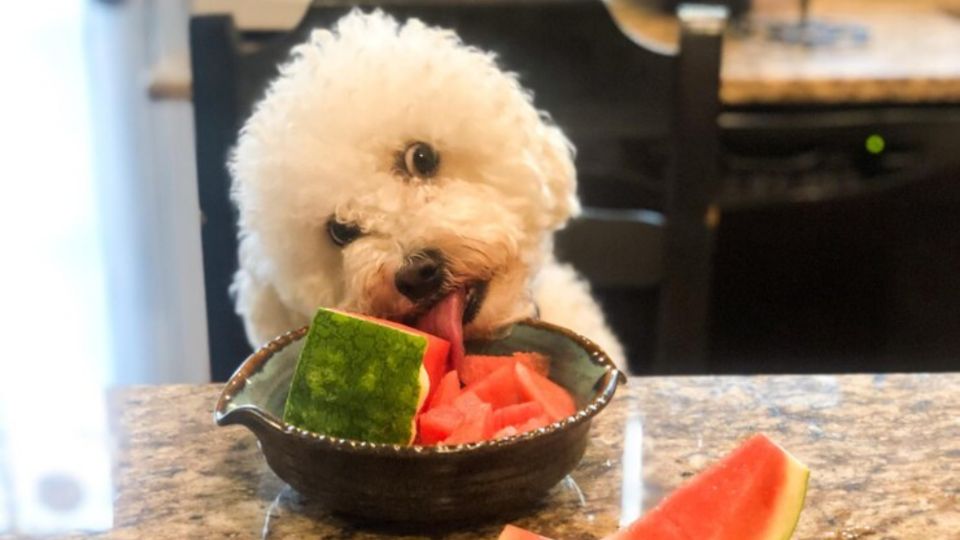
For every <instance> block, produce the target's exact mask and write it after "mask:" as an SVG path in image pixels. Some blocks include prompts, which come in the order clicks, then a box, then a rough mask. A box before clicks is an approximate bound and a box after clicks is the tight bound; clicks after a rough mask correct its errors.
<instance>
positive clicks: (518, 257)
mask: <svg viewBox="0 0 960 540" xmlns="http://www.w3.org/2000/svg"><path fill="white" fill-rule="evenodd" d="M572 154H573V147H572V146H571V144H570V142H569V141H568V140H567V139H566V138H565V137H564V135H563V133H561V131H560V130H559V129H558V128H557V127H555V126H554V125H552V124H551V123H550V122H549V120H548V119H547V117H546V115H545V114H543V113H541V112H539V111H537V109H535V108H534V106H533V103H532V98H531V95H530V93H528V92H527V91H525V90H524V89H523V88H522V87H521V86H520V84H519V83H518V82H517V78H516V76H514V75H512V74H510V73H505V72H503V71H501V70H500V69H499V68H498V67H497V64H496V62H495V59H494V56H493V55H492V54H487V53H484V52H481V51H479V50H477V49H474V48H471V47H468V46H465V45H464V44H462V43H461V42H460V40H459V38H458V37H457V36H456V34H454V33H453V32H452V31H448V30H442V29H437V28H432V27H428V26H426V25H424V24H423V23H421V22H420V21H417V20H410V21H409V22H407V23H405V24H399V23H398V22H397V21H395V20H394V19H392V18H391V17H389V16H387V15H384V14H383V13H381V12H373V13H369V14H364V13H362V12H360V11H353V12H351V13H350V14H348V15H347V16H345V17H344V18H343V19H341V20H340V21H339V22H338V23H337V24H336V26H335V28H334V29H333V30H332V31H328V30H316V31H314V32H313V33H312V34H311V36H310V38H309V40H308V41H307V42H306V43H304V44H301V45H299V46H297V47H295V48H294V49H293V52H292V56H291V59H290V61H289V62H288V63H287V64H286V65H284V66H282V67H281V69H280V76H279V77H278V78H277V79H276V80H275V81H273V82H272V84H271V85H270V86H269V88H268V90H267V92H266V95H265V97H264V98H263V100H262V101H261V102H260V103H259V104H258V105H257V106H256V107H255V109H254V112H253V115H252V116H251V117H250V119H249V120H248V121H247V122H246V124H245V125H244V126H243V129H242V130H241V133H240V137H239V140H238V142H237V145H236V147H235V149H234V152H233V154H232V156H231V159H230V163H229V165H230V171H231V174H232V176H233V186H232V196H233V200H234V201H235V203H236V204H237V206H238V208H239V213H240V221H239V226H240V248H239V249H240V253H239V258H240V268H239V270H238V271H237V273H236V277H235V280H234V283H233V293H234V294H235V296H236V302H237V311H238V313H239V314H240V315H241V316H242V317H243V319H244V324H245V327H246V332H247V336H248V338H249V339H250V341H251V343H252V344H260V343H263V342H264V341H266V340H268V339H271V338H273V337H275V336H277V335H279V334H281V333H283V332H285V331H287V330H289V329H291V328H295V327H298V326H302V325H305V324H308V323H309V321H310V318H311V317H312V315H313V314H314V313H315V311H316V309H317V308H318V307H320V306H328V307H336V308H340V309H344V310H350V311H355V312H361V313H366V314H370V315H374V316H378V317H383V318H389V319H393V320H397V321H405V322H408V323H413V324H416V325H417V326H418V327H420V328H423V329H425V330H428V331H431V332H433V333H436V334H438V335H441V336H443V337H446V338H448V339H449V340H450V341H451V343H452V344H454V348H455V352H454V354H455V355H462V340H463V338H483V337H492V336H495V335H497V333H498V332H499V331H500V330H501V329H503V328H504V327H506V326H507V325H509V324H510V323H512V322H515V321H518V320H520V319H524V318H527V317H536V316H539V317H541V318H542V319H543V320H546V321H548V322H552V323H555V324H558V325H561V326H565V327H568V328H571V329H573V330H574V331H576V332H579V333H581V334H582V335H585V336H587V337H588V338H590V339H592V340H594V341H596V342H597V343H598V344H599V345H600V346H601V347H603V348H604V349H605V350H606V351H607V352H608V353H609V354H610V355H611V357H613V358H614V359H615V360H616V361H617V363H618V364H619V365H621V366H624V365H625V363H624V356H623V351H622V348H621V346H620V344H619V342H618V341H617V339H616V338H615V337H614V336H613V334H612V333H611V331H610V330H609V328H608V327H607V325H606V324H605V321H604V317H603V314H602V313H601V310H600V308H599V307H598V305H597V304H596V303H595V302H594V301H593V299H592V298H591V295H590V291H589V287H588V286H587V284H586V283H584V282H583V281H582V280H581V279H579V278H578V277H577V275H576V273H575V271H574V270H573V269H572V268H571V267H570V266H567V265H562V264H559V263H558V262H557V261H556V260H555V258H554V256H553V239H552V236H553V233H554V231H556V230H557V229H559V228H561V227H563V226H564V224H565V223H566V222H567V220H568V219H569V218H570V217H571V216H573V215H575V214H576V213H577V212H578V211H579V204H578V201H577V199H576V172H575V170H574V166H573V155H572ZM458 345H459V347H457V346H458ZM455 361H456V360H455Z"/></svg>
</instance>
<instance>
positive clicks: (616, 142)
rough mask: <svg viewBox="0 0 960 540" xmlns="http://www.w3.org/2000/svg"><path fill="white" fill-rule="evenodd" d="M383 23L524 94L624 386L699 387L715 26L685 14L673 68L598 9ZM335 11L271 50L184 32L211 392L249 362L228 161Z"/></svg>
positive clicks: (486, 7)
mask: <svg viewBox="0 0 960 540" xmlns="http://www.w3.org/2000/svg"><path fill="white" fill-rule="evenodd" d="M381 7H382V9H384V11H386V12H388V13H390V14H392V15H394V16H396V17H398V18H407V17H417V18H420V19H422V20H424V21H425V22H427V23H429V24H434V25H441V26H445V27H451V28H454V29H456V30H457V32H458V33H459V34H460V36H461V37H462V38H463V40H464V41H465V42H466V43H468V44H471V45H475V46H478V47H481V48H484V49H490V50H494V51H496V52H497V53H498V55H499V58H500V61H501V64H502V66H503V67H504V68H506V69H509V70H511V71H515V72H517V73H518V74H519V75H520V79H521V82H522V83H523V84H524V85H525V86H527V87H528V88H531V89H533V91H534V92H535V99H536V104H537V106H538V107H539V108H541V109H544V110H547V111H550V113H551V115H552V116H553V118H554V119H555V121H556V122H557V123H558V124H559V125H560V126H561V127H562V128H563V129H564V130H565V132H566V133H567V134H568V136H569V137H570V138H571V139H572V140H573V142H574V144H575V145H576V146H577V147H578V155H577V167H578V171H579V182H580V195H581V199H582V200H583V201H584V203H585V206H586V207H587V211H586V212H585V215H584V217H583V218H581V219H579V220H577V221H576V222H575V223H573V224H571V226H570V227H569V228H568V229H566V230H565V231H564V232H563V233H562V234H561V235H560V237H559V238H558V242H557V244H558V252H559V253H560V255H561V257H562V258H564V259H565V260H568V261H571V262H572V263H574V264H575V266H577V267H578V268H580V269H581V271H583V272H584V274H585V275H586V276H587V278H588V279H590V280H591V282H592V284H593V286H594V287H595V289H596V290H597V292H598V294H599V295H600V297H601V299H606V300H607V303H608V304H617V303H618V302H619V306H618V308H617V309H614V310H613V311H614V313H612V315H613V316H612V319H613V320H612V322H613V325H614V327H615V329H616V330H617V331H618V333H619V334H620V335H621V337H622V338H623V339H624V341H625V342H626V343H627V345H628V348H630V349H631V350H632V351H634V354H632V355H631V357H632V358H631V364H632V366H633V368H634V370H636V371H640V372H661V373H671V372H690V371H702V370H703V369H704V364H703V358H704V356H703V355H704V351H705V344H706V328H707V323H706V318H707V305H708V300H709V275H710V254H711V245H712V236H711V235H712V233H711V231H712V228H711V226H710V225H711V222H710V215H711V214H710V211H709V210H708V203H709V200H710V197H711V193H712V192H713V190H714V189H715V183H716V178H717V172H716V168H717V151H718V150H717V123H716V119H717V114H718V109H719V103H718V74H719V61H720V55H719V52H720V41H721V33H722V28H723V20H722V18H720V19H718V18H717V16H716V11H715V10H710V9H709V8H708V9H702V8H700V9H698V8H694V7H688V6H684V7H682V8H681V9H680V11H679V12H680V19H681V21H682V24H681V46H680V50H679V51H680V52H679V53H677V54H672V55H663V54H658V53H654V52H651V51H648V50H645V49H644V48H642V47H640V46H638V45H637V44H635V43H633V42H632V41H630V40H629V39H628V38H627V37H625V36H624V35H623V34H622V33H621V32H620V31H619V29H618V28H617V26H616V25H615V23H614V21H613V20H612V19H611V17H610V15H609V13H608V11H607V9H606V7H605V6H604V4H603V3H601V2H599V1H592V0H573V1H570V0H538V1H533V2H522V3H506V2H464V3H435V2H433V1H431V0H425V1H423V2H416V1H415V2H410V3H404V4H402V5H400V4H397V5H383V4H381ZM348 9H349V8H348V7H331V6H330V5H329V4H326V5H320V4H315V5H313V6H311V7H310V9H309V10H308V11H307V14H306V15H305V17H304V19H303V20H302V22H301V23H300V24H299V25H298V26H297V28H295V29H294V30H292V31H291V32H287V33H273V34H269V33H241V32H238V31H237V29H236V28H235V27H234V25H233V22H232V19H231V17H229V16H219V15H215V16H200V17H195V18H193V19H192V20H191V25H190V41H191V58H192V70H193V102H194V110H195V126H196V127H195V129H196V141H197V142H196V145H197V171H198V178H199V190H200V206H201V210H202V211H203V226H202V227H203V230H202V236H203V257H204V274H205V285H206V304H207V320H208V325H209V338H210V358H211V363H212V370H211V373H212V376H213V379H214V380H223V379H225V378H227V377H228V376H229V375H230V373H232V371H233V370H234V369H235V367H236V366H237V365H238V363H239V362H240V361H242V359H243V358H244V357H245V355H246V354H247V353H248V352H249V347H248V346H247V344H246V342H245V340H244V337H243V330H242V326H241V323H240V320H239V319H238V317H237V316H236V315H235V313H234V310H233V302H232V300H231V298H230V297H229V295H228V292H227V289H228V285H229V282H230V279H231V276H232V274H233V272H234V271H235V269H236V266H237V260H236V215H235V211H234V209H233V208H232V206H231V204H230V202H229V199H228V185H229V177H228V174H227V171H226V169H225V165H224V164H225V161H226V155H227V152H228V150H229V148H230V147H231V146H232V145H233V144H234V142H235V139H236V134H237V130H238V128H239V127H240V125H241V124H242V122H243V120H244V119H245V118H246V117H247V116H248V115H249V113H250V110H251V106H252V105H253V103H255V102H256V100H257V99H258V98H259V97H260V96H261V94H262V92H263V89H264V87H265V85H266V83H267V81H269V80H270V79H271V78H272V77H273V76H274V75H275V74H276V67H277V64H278V63H279V62H281V61H283V60H284V58H285V57H286V55H287V54H288V51H289V49H290V47H291V46H292V45H293V44H295V43H298V42H300V41H302V40H304V39H305V38H306V36H307V34H308V33H309V31H310V30H311V29H312V28H315V27H318V26H329V25H330V24H331V23H332V22H334V21H335V20H337V19H338V18H339V17H341V16H342V15H343V14H345V13H346V12H347V10H348ZM651 291H652V292H653V294H651ZM657 291H659V293H658V294H657ZM638 294H639V295H640V296H637V295H638ZM656 296H659V314H658V315H655V316H654V317H652V318H651V317H649V316H645V315H642V313H654V312H653V311H651V309H655V306H656V303H655V302H656ZM639 297H643V298H645V299H647V300H649V299H651V298H652V300H653V302H654V304H652V305H653V306H654V308H649V307H647V308H642V307H641V306H640V301H639V300H637V301H636V302H634V301H633V300H630V301H628V302H624V300H623V299H635V298H639ZM645 305H650V302H647V301H645ZM644 309H645V311H644ZM638 313H641V314H640V315H638ZM653 319H656V320H657V321H658V322H657V325H658V331H657V332H656V335H657V336H658V338H657V345H656V347H655V350H656V353H655V355H653V359H652V360H651V359H650V357H651V354H647V353H646V351H647V350H648V349H649V350H651V351H652V350H654V347H653V346H650V347H646V345H644V344H643V343H645V342H647V341H649V339H650V338H651V337H652V335H653V334H654V333H653V332H651V331H650V330H651V329H652V320H653Z"/></svg>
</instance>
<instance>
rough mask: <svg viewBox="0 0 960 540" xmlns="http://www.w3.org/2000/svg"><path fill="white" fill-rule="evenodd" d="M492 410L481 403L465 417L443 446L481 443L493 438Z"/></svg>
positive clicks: (487, 404) (486, 404) (488, 405)
mask: <svg viewBox="0 0 960 540" xmlns="http://www.w3.org/2000/svg"><path fill="white" fill-rule="evenodd" d="M493 433H494V429H493V408H492V407H491V406H490V404H489V403H483V404H481V405H480V406H478V407H476V408H473V409H471V410H470V412H468V413H467V414H466V415H465V418H464V419H463V422H461V423H460V425H459V426H457V429H455V430H453V433H451V434H450V436H449V437H447V438H446V439H444V441H443V444H449V445H454V444H466V443H472V442H478V441H483V440H486V439H489V438H491V437H493Z"/></svg>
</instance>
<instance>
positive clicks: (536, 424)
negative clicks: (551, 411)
mask: <svg viewBox="0 0 960 540" xmlns="http://www.w3.org/2000/svg"><path fill="white" fill-rule="evenodd" d="M552 423H553V420H551V419H550V417H549V416H547V415H545V414H541V415H540V416H537V417H534V418H531V419H529V420H527V421H526V422H524V423H522V424H520V425H518V426H517V431H519V432H520V433H526V432H528V431H533V430H535V429H540V428H542V427H544V426H549V425H550V424H552Z"/></svg>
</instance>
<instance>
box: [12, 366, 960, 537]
mask: <svg viewBox="0 0 960 540" xmlns="http://www.w3.org/2000/svg"><path fill="white" fill-rule="evenodd" d="M218 392H219V387H217V386H213V385H209V386H168V387H142V388H130V389H124V390H122V391H119V392H115V393H114V394H113V395H111V398H110V406H109V411H110V412H111V414H112V416H113V418H114V419H115V425H114V426H113V437H114V440H115V450H114V455H113V458H112V463H113V483H114V490H115V494H114V498H113V521H114V525H113V529H112V530H110V531H107V532H103V533H95V536H101V535H102V536H103V537H109V538H150V539H156V540H162V539H183V538H259V537H265V538H304V537H312V538H382V537H384V536H386V535H387V532H385V531H383V530H366V529H365V528H364V527H362V526H357V525H352V524H349V523H346V522H344V521H341V520H339V519H337V518H336V517H332V516H330V515H328V514H326V513H324V512H323V510H322V509H320V508H315V507H312V506H311V505H310V504H308V503H305V502H304V501H301V500H300V499H299V498H298V497H297V495H296V494H295V493H293V492H292V491H291V490H290V489H289V488H286V487H285V486H284V484H283V483H282V482H281V481H280V480H278V479H277V478H276V477H275V476H274V475H273V473H272V472H271V471H270V470H269V469H268V468H267V466H266V464H265V463H264V460H263V458H262V457H261V455H260V453H259V450H258V449H257V442H256V439H255V438H254V437H253V435H252V434H251V433H250V432H249V431H247V430H246V429H244V428H242V427H237V426H232V427H228V428H217V427H215V426H214V424H213V419H212V414H211V410H212V408H213V405H214V402H215V400H216V397H217V395H218ZM755 431H764V432H766V433H768V434H770V435H771V436H772V437H774V438H775V439H776V440H778V441H779V442H781V443H782V444H783V445H784V446H785V447H787V448H789V449H790V450H791V451H792V452H793V453H794V454H795V455H797V456H798V457H799V458H800V459H802V460H803V461H805V462H806V463H807V464H808V465H809V466H810V468H811V470H812V471H813V472H812V477H811V484H810V490H809V493H808V498H807V504H806V509H805V511H804V513H803V515H802V517H801V520H800V525H799V528H798V530H797V532H796V534H795V536H794V538H795V539H798V540H813V539H822V540H827V539H832V540H841V539H848V540H849V539H859V538H864V539H868V540H873V539H875V540H881V539H891V540H892V539H917V540H934V539H936V540H951V539H960V374H937V375H922V374H921V375H876V376H870V375H854V376H818V377H810V376H776V377H676V378H666V377H665V378H647V379H643V378H634V379H632V380H631V381H630V383H629V384H628V386H627V387H624V388H621V389H620V391H619V392H618V397H617V398H616V399H615V400H614V402H613V403H612V404H611V406H610V407H609V408H608V409H607V410H606V411H604V412H603V413H602V414H601V415H600V416H599V417H598V418H597V419H596V422H595V424H594V427H593V439H592V441H591V443H590V446H589V447H588V449H587V454H586V456H585V458H584V460H583V462H582V463H581V464H580V466H579V467H578V468H577V469H576V470H575V472H574V473H573V474H572V475H571V477H570V478H569V479H568V480H567V481H565V482H563V483H561V484H560V485H559V486H557V487H556V488H554V490H553V491H552V492H551V494H550V496H549V498H548V499H547V500H546V501H545V502H544V503H543V505H542V506H541V507H540V508H537V509H534V510H532V511H531V512H530V513H529V514H528V515H527V516H525V517H523V518H522V519H520V520H519V521H518V523H519V524H520V525H522V526H525V527H528V528H530V529H533V530H536V531H539V532H541V533H542V534H545V535H548V536H552V537H554V538H557V539H593V538H600V537H602V536H603V535H605V534H607V533H609V532H611V531H613V530H614V529H616V527H617V524H618V520H620V519H621V518H624V519H630V518H631V517H633V516H634V515H636V514H637V513H638V512H640V511H641V508H649V507H650V506H651V505H652V504H654V503H655V502H656V501H657V500H658V499H660V498H661V497H662V496H663V495H664V494H665V493H667V492H669V491H670V490H671V489H673V488H674V487H676V486H677V485H678V484H680V483H681V482H683V480H684V479H685V478H687V477H689V476H690V475H691V474H693V473H694V472H695V471H697V470H699V469H700V468H702V467H703V466H704V465H705V464H707V463H708V462H710V461H711V460H713V459H715V458H717V457H719V456H720V455H722V454H723V453H725V452H727V451H728V450H730V449H731V448H732V447H733V446H734V445H735V444H736V442H737V441H738V440H739V439H741V438H743V437H744V436H746V435H748V434H750V433H752V432H755ZM641 449H642V450H641ZM624 474H626V475H628V476H629V478H624ZM501 525H502V524H501V523H491V524H490V525H489V526H487V527H483V528H479V529H473V530H468V531H455V532H453V533H452V534H450V535H449V537H450V538H460V539H467V538H495V537H496V534H497V532H498V530H499V528H500V527H501ZM2 536H3V533H0V537H2ZM390 536H394V535H393V534H390Z"/></svg>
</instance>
